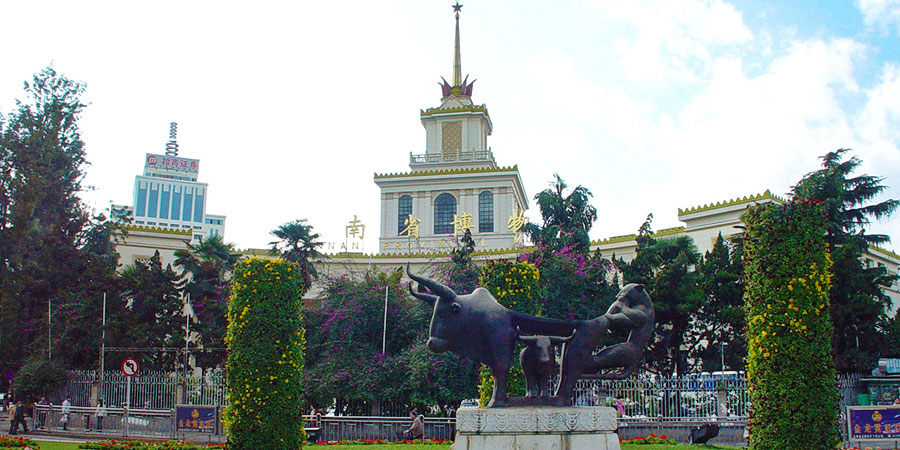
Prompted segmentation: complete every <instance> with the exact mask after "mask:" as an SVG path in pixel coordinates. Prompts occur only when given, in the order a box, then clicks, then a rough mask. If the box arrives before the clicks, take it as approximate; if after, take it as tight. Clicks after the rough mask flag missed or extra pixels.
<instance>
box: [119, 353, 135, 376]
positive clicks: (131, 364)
mask: <svg viewBox="0 0 900 450" xmlns="http://www.w3.org/2000/svg"><path fill="white" fill-rule="evenodd" d="M137 371H138V363H137V361H135V360H134V358H125V361H122V373H124V374H125V375H126V376H129V377H133V376H134V375H135V374H136V373H137Z"/></svg>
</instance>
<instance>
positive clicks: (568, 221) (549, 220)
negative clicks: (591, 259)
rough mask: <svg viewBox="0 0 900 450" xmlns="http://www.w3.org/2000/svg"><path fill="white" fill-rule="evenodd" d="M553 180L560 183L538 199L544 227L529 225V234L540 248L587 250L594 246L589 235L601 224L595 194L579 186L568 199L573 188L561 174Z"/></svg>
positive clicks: (526, 227) (551, 186) (556, 175)
mask: <svg viewBox="0 0 900 450" xmlns="http://www.w3.org/2000/svg"><path fill="white" fill-rule="evenodd" d="M553 176H554V178H555V179H556V180H555V181H554V182H552V183H550V187H549V188H547V189H545V190H543V191H542V192H540V193H538V194H537V195H535V196H534V199H535V200H536V201H537V204H538V207H539V208H540V210H541V218H542V219H543V221H544V225H543V226H538V225H536V224H533V223H529V224H526V225H525V228H524V230H525V233H526V234H527V235H528V237H529V238H531V241H532V242H534V243H535V245H538V246H543V247H549V248H561V247H565V246H568V245H577V246H578V247H579V248H581V249H582V250H587V248H588V245H589V244H590V239H589V238H588V231H590V229H591V226H592V225H593V223H594V221H595V220H597V208H594V207H593V206H591V204H590V198H591V197H592V196H593V194H591V191H589V190H588V189H587V188H585V187H584V186H578V187H576V188H575V189H572V192H571V193H569V194H568V195H564V192H565V190H566V189H567V188H568V187H569V186H568V185H567V184H566V182H565V181H563V179H562V178H561V177H560V176H559V174H553Z"/></svg>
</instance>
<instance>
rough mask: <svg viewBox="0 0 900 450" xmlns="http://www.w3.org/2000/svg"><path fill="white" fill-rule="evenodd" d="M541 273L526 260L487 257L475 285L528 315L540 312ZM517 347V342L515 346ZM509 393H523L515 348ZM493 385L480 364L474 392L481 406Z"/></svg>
mask: <svg viewBox="0 0 900 450" xmlns="http://www.w3.org/2000/svg"><path fill="white" fill-rule="evenodd" d="M540 279H541V274H540V272H539V271H538V268H537V267H536V266H535V265H534V264H531V263H529V262H512V261H489V262H488V263H486V264H485V265H484V267H483V268H482V269H481V277H479V279H478V282H479V285H480V286H481V287H483V288H485V289H487V290H488V291H490V292H491V294H492V295H493V296H494V298H496V299H497V301H498V302H499V303H500V304H501V305H503V306H505V307H507V308H509V309H511V310H513V311H518V312H523V313H527V314H532V315H540V302H538V296H539V293H540ZM519 350H521V346H520V347H519ZM507 386H508V388H509V391H508V392H509V395H510V396H521V395H525V374H524V372H522V367H521V366H520V365H519V361H518V351H517V352H516V354H515V355H514V360H513V365H512V367H510V368H509V379H508V382H507ZM493 389H494V377H492V376H491V372H490V371H489V370H488V369H487V367H485V366H482V367H481V381H480V383H479V385H478V394H479V398H480V401H481V404H482V406H484V405H487V402H489V401H490V399H491V393H492V392H493Z"/></svg>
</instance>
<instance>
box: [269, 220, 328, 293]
mask: <svg viewBox="0 0 900 450" xmlns="http://www.w3.org/2000/svg"><path fill="white" fill-rule="evenodd" d="M312 228H313V227H312V225H304V224H303V223H302V221H301V220H294V221H291V222H288V223H285V224H284V225H281V226H279V227H278V228H276V229H274V230H272V232H271V234H272V235H273V236H275V237H276V238H278V240H277V241H272V242H269V245H271V246H272V253H275V254H276V255H281V257H282V258H284V259H285V260H287V261H292V262H295V263H297V264H298V265H299V266H300V269H301V270H303V274H304V278H305V279H306V281H307V282H310V281H312V280H313V279H315V278H318V277H319V273H318V272H317V271H316V267H315V266H314V265H313V263H312V261H310V260H311V259H313V258H319V257H321V256H322V254H321V253H319V250H318V248H319V247H321V246H322V244H323V243H322V242H319V241H317V239H319V234H318V233H313V232H312Z"/></svg>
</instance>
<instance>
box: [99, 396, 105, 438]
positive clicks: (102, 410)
mask: <svg viewBox="0 0 900 450" xmlns="http://www.w3.org/2000/svg"><path fill="white" fill-rule="evenodd" d="M104 417H106V406H105V405H104V404H103V399H102V398H101V399H99V400H97V431H98V432H100V431H103V418H104Z"/></svg>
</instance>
